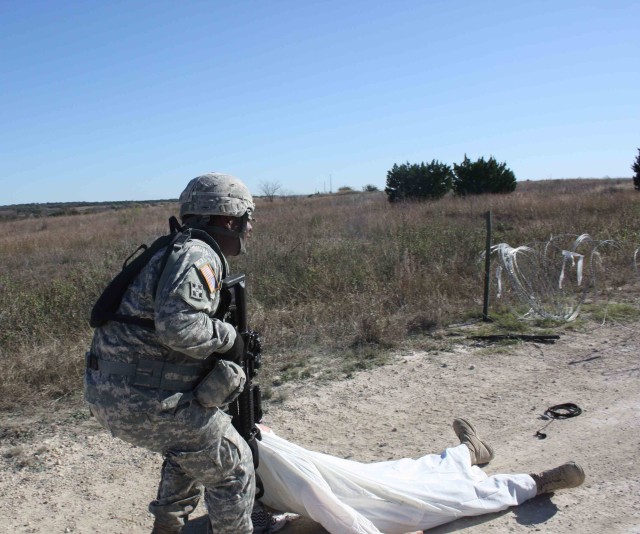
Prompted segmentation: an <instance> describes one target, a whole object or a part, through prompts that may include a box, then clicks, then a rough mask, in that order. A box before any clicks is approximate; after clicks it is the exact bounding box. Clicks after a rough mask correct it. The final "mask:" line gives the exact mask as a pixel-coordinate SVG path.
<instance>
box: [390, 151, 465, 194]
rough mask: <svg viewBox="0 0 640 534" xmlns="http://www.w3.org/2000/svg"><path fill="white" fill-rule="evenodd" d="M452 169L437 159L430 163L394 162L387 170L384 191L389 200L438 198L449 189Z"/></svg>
mask: <svg viewBox="0 0 640 534" xmlns="http://www.w3.org/2000/svg"><path fill="white" fill-rule="evenodd" d="M452 180H453V171H452V170H451V167H449V166H448V165H446V164H445V163H440V162H439V161H437V160H435V159H434V160H432V161H431V163H427V164H425V163H420V164H417V163H413V164H411V163H409V162H407V163H403V164H402V165H397V164H394V165H393V167H392V168H391V170H390V171H388V172H387V187H385V189H384V191H385V193H386V194H387V197H388V198H389V202H398V201H401V200H423V199H439V198H442V197H443V196H444V195H446V194H447V193H448V192H449V191H451V184H452Z"/></svg>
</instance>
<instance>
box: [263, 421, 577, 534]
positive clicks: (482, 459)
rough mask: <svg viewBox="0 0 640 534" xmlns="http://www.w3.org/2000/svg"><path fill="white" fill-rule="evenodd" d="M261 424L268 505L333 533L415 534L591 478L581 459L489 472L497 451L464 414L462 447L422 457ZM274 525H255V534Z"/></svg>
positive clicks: (457, 426)
mask: <svg viewBox="0 0 640 534" xmlns="http://www.w3.org/2000/svg"><path fill="white" fill-rule="evenodd" d="M261 429H262V441H260V442H259V446H258V447H259V452H260V465H259V467H258V470H257V472H258V474H259V476H260V477H261V479H262V481H263V484H264V490H265V492H264V496H263V497H262V499H261V502H262V504H264V505H266V506H267V507H270V508H272V509H274V510H278V511H282V512H295V513H296V514H299V515H302V516H305V517H309V518H311V519H312V520H314V521H316V522H317V523H320V524H321V525H322V526H323V527H324V528H325V529H326V530H327V531H329V532H330V533H331V534H381V533H385V534H406V533H409V532H411V533H416V531H417V532H420V531H421V530H426V529H430V528H433V527H436V526H438V525H442V524H444V523H448V522H450V521H454V520H456V519H459V518H461V517H465V516H476V515H482V514H489V513H495V512H499V511H501V510H505V509H507V508H509V507H510V506H517V505H519V504H522V503H523V502H525V501H527V500H529V499H531V498H533V497H535V496H536V495H540V494H543V493H550V492H553V491H556V490H559V489H564V488H572V487H576V486H579V485H580V484H582V483H583V481H584V479H585V475H584V471H583V469H582V468H581V467H580V466H579V465H578V464H576V463H575V462H568V463H565V464H563V465H561V466H559V467H556V468H554V469H550V470H547V471H543V472H542V473H540V474H498V475H491V476H489V475H487V474H486V473H485V472H484V471H482V470H481V469H480V468H479V467H478V465H483V464H487V463H489V462H490V461H491V460H492V459H493V457H494V452H493V449H492V447H491V446H490V445H489V444H488V443H487V442H486V441H484V440H482V439H481V438H480V436H479V435H478V432H477V431H476V429H475V427H474V426H473V425H472V424H471V423H470V422H469V421H467V420H466V419H455V420H454V421H453V430H454V431H455V433H456V434H457V436H458V439H459V440H460V445H458V446H455V447H450V448H447V449H445V451H444V452H442V453H441V454H428V455H426V456H423V457H421V458H418V459H409V458H404V459H401V460H392V461H385V462H377V463H360V462H356V461H352V460H345V459H342V458H336V457H334V456H330V455H328V454H322V453H319V452H314V451H310V450H308V449H305V448H303V447H300V446H298V445H295V444H294V443H291V442H289V441H287V440H285V439H283V438H281V437H278V436H277V435H276V434H275V433H274V432H273V431H272V430H270V429H269V428H268V427H265V426H262V425H261ZM258 509H259V508H258ZM254 523H256V522H255V521H254ZM279 526H282V516H281V520H280V524H279ZM273 531H274V530H269V526H268V525H267V526H266V527H264V528H263V530H258V527H257V526H256V530H254V534H257V532H261V533H268V532H273Z"/></svg>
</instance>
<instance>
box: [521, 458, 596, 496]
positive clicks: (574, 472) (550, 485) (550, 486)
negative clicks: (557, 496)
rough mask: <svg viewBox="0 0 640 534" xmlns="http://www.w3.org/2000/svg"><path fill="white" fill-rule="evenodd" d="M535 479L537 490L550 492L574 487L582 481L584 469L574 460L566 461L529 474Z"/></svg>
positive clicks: (538, 493) (539, 492)
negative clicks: (540, 471)
mask: <svg viewBox="0 0 640 534" xmlns="http://www.w3.org/2000/svg"><path fill="white" fill-rule="evenodd" d="M531 478H533V480H535V481H536V487H537V489H538V492H537V493H536V495H540V494H542V493H551V492H552V491H556V490H559V489H565V488H575V487H576V486H579V485H580V484H582V483H583V482H584V478H585V476H584V470H583V469H582V467H580V466H579V465H578V464H577V463H575V462H567V463H566V464H562V465H561V466H559V467H556V468H554V469H548V470H547V471H543V472H542V473H539V474H537V475H531Z"/></svg>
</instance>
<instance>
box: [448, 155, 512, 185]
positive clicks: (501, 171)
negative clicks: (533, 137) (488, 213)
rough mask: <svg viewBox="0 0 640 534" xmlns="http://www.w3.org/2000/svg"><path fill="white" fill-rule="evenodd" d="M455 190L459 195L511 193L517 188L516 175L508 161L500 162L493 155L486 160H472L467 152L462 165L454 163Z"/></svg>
mask: <svg viewBox="0 0 640 534" xmlns="http://www.w3.org/2000/svg"><path fill="white" fill-rule="evenodd" d="M453 172H454V174H455V176H454V178H453V190H454V191H455V192H456V194H458V195H480V194H483V193H511V192H513V191H515V189H516V185H517V184H516V177H515V175H514V174H513V171H512V170H511V169H509V168H507V164H506V163H498V162H497V161H496V159H495V158H494V157H493V156H491V157H490V158H489V159H488V160H486V161H485V159H484V158H480V159H478V160H476V161H473V162H472V161H471V160H470V159H469V158H468V157H467V156H466V154H465V156H464V160H463V161H462V163H460V165H458V164H456V163H454V164H453Z"/></svg>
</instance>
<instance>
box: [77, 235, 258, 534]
mask: <svg viewBox="0 0 640 534" xmlns="http://www.w3.org/2000/svg"><path fill="white" fill-rule="evenodd" d="M163 254H164V250H160V251H159V252H158V253H156V254H155V255H154V256H153V258H152V259H151V260H150V261H149V263H148V264H147V265H146V266H145V267H144V268H143V270H142V271H141V272H140V274H139V275H138V276H137V277H136V278H135V279H134V281H133V282H132V283H131V285H130V286H129V288H128V290H127V291H126V293H125V295H124V297H123V300H122V302H121V305H120V308H119V310H118V311H119V313H121V314H124V315H130V316H138V317H142V318H148V319H152V320H154V321H155V328H156V329H155V331H153V330H151V329H147V328H143V327H141V326H137V325H131V324H125V323H122V322H116V321H110V322H108V323H106V324H105V325H104V326H101V327H99V328H97V329H96V330H95V333H94V337H93V342H92V345H91V355H92V357H95V358H98V359H99V360H106V361H108V362H119V363H121V364H124V366H123V369H126V368H128V367H127V365H126V364H134V365H136V364H137V366H138V368H141V367H144V365H146V366H149V365H151V366H153V364H154V362H166V363H165V368H164V375H163V376H165V378H166V379H167V380H169V382H167V383H166V384H164V387H165V388H166V389H163V388H162V387H160V388H157V387H143V386H139V385H134V384H133V382H136V380H135V379H132V377H130V376H125V374H119V373H105V372H102V371H100V370H95V369H91V368H88V369H87V372H86V375H85V399H86V401H87V402H88V404H89V407H90V409H91V412H92V413H93V414H94V415H95V417H96V419H97V420H98V421H99V422H100V423H101V424H102V425H103V426H105V427H106V428H108V429H109V430H110V431H111V433H112V434H113V435H114V436H116V437H118V438H121V439H123V440H125V441H128V442H130V443H133V444H135V445H138V446H141V447H145V448H147V449H150V450H152V451H157V452H159V453H161V454H162V455H163V456H164V457H165V461H164V464H163V467H162V478H161V481H160V485H159V489H158V495H157V499H156V500H155V501H153V502H152V503H151V504H150V505H149V510H150V511H151V513H153V514H154V515H155V517H156V524H158V523H160V524H162V525H163V527H165V528H166V529H167V531H168V532H180V528H181V527H182V525H184V522H185V521H186V519H187V518H188V515H189V513H190V512H192V511H193V509H194V508H195V507H196V505H197V503H198V501H199V499H200V495H201V491H202V486H204V495H205V503H206V505H207V509H208V512H209V517H210V521H211V526H212V529H213V532H214V533H220V534H223V533H224V534H242V533H250V532H252V526H251V518H250V514H251V507H252V504H253V500H254V495H255V478H254V476H255V475H254V470H253V464H252V457H251V452H250V450H249V447H248V445H247V444H246V442H245V441H244V440H243V439H242V438H241V437H240V435H239V434H238V433H237V432H236V430H235V429H234V428H233V426H232V425H231V424H230V423H231V420H230V417H229V416H228V415H227V414H226V413H224V412H223V411H221V410H220V409H218V408H215V407H213V408H206V407H204V406H203V405H202V404H201V403H199V402H196V401H190V402H185V403H182V404H179V405H176V404H177V403H176V402H171V401H172V400H173V399H175V398H176V394H175V392H176V391H183V392H188V391H190V390H191V389H192V388H193V386H194V385H195V384H197V383H198V380H199V378H202V376H203V375H204V374H206V370H207V369H208V368H210V367H211V365H212V364H211V356H212V353H224V352H226V351H227V350H229V348H230V347H231V346H232V345H233V344H234V341H235V338H236V331H235V329H234V328H233V327H232V326H231V325H228V324H227V323H224V322H221V321H219V320H217V319H213V318H212V315H213V313H214V312H215V311H216V309H217V308H218V305H219V300H220V293H219V291H218V289H219V281H220V279H221V277H222V262H223V261H224V262H225V263H226V260H225V259H224V258H222V259H221V258H220V257H219V256H218V255H217V254H216V253H215V252H214V251H213V250H212V249H211V248H210V247H209V246H208V245H207V244H205V243H204V242H202V241H199V240H189V241H186V243H184V245H183V247H182V249H181V251H180V253H179V254H174V255H173V258H174V259H176V258H177V260H176V261H173V262H169V263H168V264H167V266H166V268H165V271H164V275H163V276H162V278H160V275H161V273H160V268H161V263H162V261H161V260H162V257H163ZM156 286H157V291H155V289H156ZM154 295H155V298H154ZM214 356H215V355H214ZM143 363H144V365H143ZM167 364H170V365H175V366H176V367H175V369H179V372H175V373H171V369H172V368H171V367H167ZM110 365H112V366H113V365H117V364H110ZM190 369H192V370H193V372H192V373H190V372H188V371H189V370H190ZM185 370H186V371H187V372H185ZM167 384H171V387H166V385H167ZM178 396H179V395H178Z"/></svg>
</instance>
